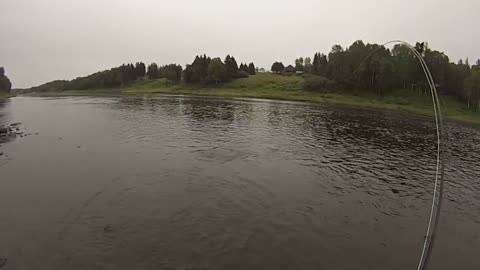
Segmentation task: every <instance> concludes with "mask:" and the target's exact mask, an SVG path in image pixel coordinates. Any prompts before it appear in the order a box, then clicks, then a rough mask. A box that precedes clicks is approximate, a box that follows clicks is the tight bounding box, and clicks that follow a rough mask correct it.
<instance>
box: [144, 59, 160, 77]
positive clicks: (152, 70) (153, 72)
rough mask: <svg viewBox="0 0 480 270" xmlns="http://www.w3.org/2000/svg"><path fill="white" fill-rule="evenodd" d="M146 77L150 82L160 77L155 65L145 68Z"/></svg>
mask: <svg viewBox="0 0 480 270" xmlns="http://www.w3.org/2000/svg"><path fill="white" fill-rule="evenodd" d="M147 77H148V79H150V80H155V79H158V78H160V77H161V74H160V70H159V69H158V65H157V64H156V63H151V64H150V65H149V66H148V68H147Z"/></svg>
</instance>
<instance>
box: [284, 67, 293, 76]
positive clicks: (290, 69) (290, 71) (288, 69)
mask: <svg viewBox="0 0 480 270" xmlns="http://www.w3.org/2000/svg"><path fill="white" fill-rule="evenodd" d="M284 72H285V73H287V74H293V73H295V68H294V67H293V66H292V65H288V66H287V67H286V68H285V71H284Z"/></svg>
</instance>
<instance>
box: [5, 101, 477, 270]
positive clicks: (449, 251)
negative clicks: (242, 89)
mask: <svg viewBox="0 0 480 270" xmlns="http://www.w3.org/2000/svg"><path fill="white" fill-rule="evenodd" d="M13 122H21V123H22V124H21V125H20V129H21V131H23V132H25V133H31V134H32V135H30V136H26V137H18V138H15V139H12V140H9V141H3V142H2V143H1V144H0V152H3V153H4V154H3V155H2V156H0V268H2V270H3V269H35V270H40V269H49V270H50V269H62V270H63V269H82V270H84V269H328V270H332V269H369V270H376V269H378V270H380V269H382V270H383V269H402V270H404V269H416V264H417V261H418V258H419V255H420V252H421V247H422V243H423V235H424V234H425V226H426V222H427V215H428V211H429V206H430V199H431V196H432V188H433V179H434V171H435V143H436V142H435V135H434V134H435V133H434V132H435V129H434V125H433V122H432V121H431V119H418V118H412V117H406V116H404V115H398V114H392V113H387V112H381V111H372V110H359V109H347V108H338V107H325V106H319V105H314V104H306V103H293V102H276V101H262V100H240V99H218V98H209V99H207V98H192V97H112V98H110V97H109V98H105V97H68V98H39V97H16V98H12V99H10V100H6V101H2V102H1V103H0V125H2V124H3V125H5V124H9V123H13ZM446 128H447V135H448V139H449V140H448V149H447V156H446V162H447V168H446V180H447V181H448V182H447V184H446V194H445V201H444V207H443V209H442V220H441V224H440V227H439V230H438V233H439V234H438V238H437V240H436V242H435V249H434V252H433V256H432V261H431V269H440V270H441V269H480V257H479V254H480V193H479V191H480V163H479V161H480V132H479V129H477V128H475V127H468V126H463V125H457V124H456V125H454V124H449V125H447V127H446ZM36 133H37V134H36ZM2 260H3V267H2V266H1V265H2Z"/></svg>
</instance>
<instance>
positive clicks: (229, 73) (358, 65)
mask: <svg viewBox="0 0 480 270" xmlns="http://www.w3.org/2000/svg"><path fill="white" fill-rule="evenodd" d="M415 48H416V50H417V51H419V52H420V54H421V56H422V57H423V58H424V59H425V61H426V63H427V65H428V66H429V68H430V70H431V73H432V76H433V78H434V80H435V83H436V86H437V89H438V90H439V92H440V93H441V94H442V95H449V96H452V97H454V98H455V99H457V100H459V101H461V102H462V103H463V104H465V107H466V108H467V109H470V110H480V60H477V61H476V62H475V64H473V65H470V63H469V60H468V59H465V60H459V61H458V62H457V63H453V62H452V61H451V60H450V59H449V57H448V56H447V55H446V54H445V53H443V52H440V51H437V50H434V49H431V48H430V47H429V46H428V43H426V42H417V43H416V44H415ZM373 52H374V53H373ZM372 53H373V54H372ZM286 64H287V65H288V66H290V65H289V64H288V63H286ZM292 64H293V67H294V70H293V72H292V70H291V69H289V70H288V72H287V68H286V66H285V65H284V64H283V63H282V62H279V61H276V62H274V63H273V64H272V67H271V72H273V73H275V74H278V76H302V77H303V88H304V90H308V91H316V92H334V93H348V94H353V95H362V94H374V95H378V96H385V95H394V94H398V93H399V92H400V93H403V94H405V93H408V95H428V94H429V92H428V91H429V88H428V84H427V81H426V79H425V76H424V73H423V70H422V68H421V66H420V64H419V62H418V60H417V59H416V58H415V55H414V54H413V53H412V52H411V51H410V49H409V48H408V47H406V46H405V45H395V46H394V47H393V48H391V49H389V48H386V47H384V46H382V45H379V44H375V43H374V44H370V43H367V44H365V43H364V42H363V41H361V40H358V41H355V42H354V43H353V44H352V45H350V46H349V47H346V48H343V47H342V46H340V45H334V46H332V49H331V51H330V52H328V53H324V52H317V53H315V54H314V55H313V57H300V58H298V59H295V61H294V63H292ZM290 68H291V67H290ZM261 70H263V69H261ZM258 71H259V69H258V68H257V67H256V66H255V64H254V63H249V64H247V63H240V64H238V63H237V61H236V59H235V57H233V56H231V55H227V56H226V57H225V58H224V59H223V60H222V59H221V58H218V57H214V58H211V57H209V56H207V55H198V56H196V57H195V59H194V60H193V61H192V63H190V64H187V65H186V66H185V67H184V68H183V67H182V66H181V65H178V64H168V65H163V66H160V65H158V64H157V63H151V64H150V65H148V66H146V65H145V64H144V63H143V62H137V63H135V64H123V65H121V66H119V67H115V68H112V69H110V70H106V71H101V72H97V73H94V74H92V75H89V76H86V77H80V78H76V79H73V80H71V81H53V82H50V83H47V84H44V85H40V86H37V87H33V88H31V89H28V91H65V90H95V89H111V88H119V87H127V86H130V85H132V84H133V83H134V82H135V81H138V80H158V79H164V81H165V83H166V84H178V83H184V84H195V85H200V86H202V85H204V86H206V85H209V86H213V87H221V86H222V83H225V82H229V81H232V80H235V79H239V78H245V77H248V76H251V75H255V74H256V72H258ZM199 91H201V89H200V90H199Z"/></svg>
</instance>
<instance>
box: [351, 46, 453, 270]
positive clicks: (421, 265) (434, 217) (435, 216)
mask: <svg viewBox="0 0 480 270" xmlns="http://www.w3.org/2000/svg"><path fill="white" fill-rule="evenodd" d="M392 43H397V44H402V45H404V46H406V47H407V48H408V49H410V51H411V52H412V53H413V54H414V55H415V57H416V58H417V59H418V61H419V62H420V65H421V66H422V70H423V72H424V74H425V77H426V79H427V83H428V85H429V87H430V93H431V96H432V104H433V114H434V119H435V126H436V135H437V158H436V170H435V181H434V188H433V195H432V204H431V208H430V214H429V218H428V223H427V228H426V233H425V240H424V242H423V248H422V253H421V255H420V259H419V262H418V266H417V270H426V269H428V263H429V262H430V256H431V254H432V250H433V246H434V240H435V236H436V234H437V230H438V224H439V221H440V212H441V208H442V200H443V193H444V181H445V179H444V174H445V155H444V148H445V142H444V132H443V116H442V110H441V109H440V99H439V97H438V92H437V88H436V84H435V81H434V80H433V77H432V74H431V72H430V69H429V68H428V65H427V63H426V62H425V59H423V57H422V54H421V53H420V52H419V51H418V50H417V49H416V48H415V47H413V46H412V45H410V44H409V43H408V42H405V41H402V40H392V41H389V42H386V43H384V44H382V45H381V46H379V47H378V48H376V49H375V50H373V51H372V52H371V53H370V54H369V55H367V57H365V59H364V60H363V61H362V62H361V63H360V65H359V67H360V66H361V65H362V64H364V63H365V62H366V61H367V60H368V59H369V58H370V57H371V56H372V55H374V54H375V53H376V52H377V51H379V50H380V49H382V48H384V46H386V45H389V44H392ZM357 70H358V68H357ZM357 70H356V71H357ZM356 71H355V72H354V75H355V74H356Z"/></svg>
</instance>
